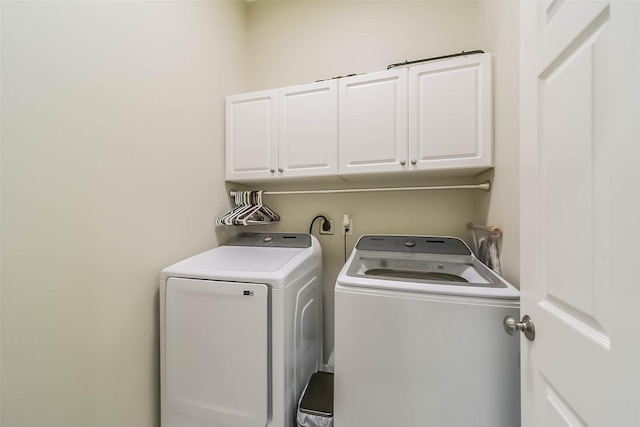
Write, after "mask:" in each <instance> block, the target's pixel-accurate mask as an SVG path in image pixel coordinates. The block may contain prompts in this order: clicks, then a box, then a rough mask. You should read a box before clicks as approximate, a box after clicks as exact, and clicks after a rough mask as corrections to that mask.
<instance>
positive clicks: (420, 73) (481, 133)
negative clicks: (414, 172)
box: [409, 53, 493, 170]
mask: <svg viewBox="0 0 640 427" xmlns="http://www.w3.org/2000/svg"><path fill="white" fill-rule="evenodd" d="M492 93H493V91H492V85H491V54H489V53H485V54H478V55H471V56H465V57H459V58H453V59H447V60H444V61H435V62H429V63H425V64H423V65H416V66H412V67H410V68H409V158H410V161H411V165H412V169H427V170H437V169H460V168H478V167H490V166H492V165H493V156H492V145H493V125H492V124H493V114H492Z"/></svg>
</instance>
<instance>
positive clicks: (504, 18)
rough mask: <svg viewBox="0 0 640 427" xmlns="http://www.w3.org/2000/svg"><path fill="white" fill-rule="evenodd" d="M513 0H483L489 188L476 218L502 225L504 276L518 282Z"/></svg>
mask: <svg viewBox="0 0 640 427" xmlns="http://www.w3.org/2000/svg"><path fill="white" fill-rule="evenodd" d="M519 11H520V6H519V3H518V2H517V1H513V0H510V1H482V2H480V15H479V18H480V19H481V23H482V28H483V30H482V34H483V47H484V49H486V50H487V51H488V52H493V53H494V54H495V57H494V63H493V65H494V67H493V82H494V125H495V128H494V138H495V139H494V150H495V168H494V170H493V171H491V172H490V173H487V174H484V175H483V176H482V178H483V179H484V178H485V177H491V176H493V179H492V182H493V191H492V192H491V193H489V194H486V193H484V194H482V195H480V201H479V209H480V212H479V214H480V221H481V222H483V223H486V224H495V225H499V226H500V227H501V228H502V229H503V233H504V235H503V241H502V249H501V255H500V260H501V261H502V266H503V269H502V275H503V276H504V277H505V278H506V279H507V280H508V281H509V282H511V283H512V284H513V285H515V286H517V287H519V286H520V284H519V283H520V206H519V205H520V167H519V159H520V148H519V117H520V115H519V100H520V98H519V84H520V81H519V69H520V68H519V61H520V54H519V52H520V51H519V16H520V12H519Z"/></svg>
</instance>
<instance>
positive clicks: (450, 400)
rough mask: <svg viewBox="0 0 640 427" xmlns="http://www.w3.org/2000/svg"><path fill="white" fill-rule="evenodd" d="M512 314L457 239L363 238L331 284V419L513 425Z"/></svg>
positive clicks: (507, 292) (509, 301)
mask: <svg viewBox="0 0 640 427" xmlns="http://www.w3.org/2000/svg"><path fill="white" fill-rule="evenodd" d="M518 313H519V292H518V290H517V289H515V288H514V287H513V286H511V285H510V284H509V283H507V282H506V281H504V280H503V279H502V278H501V277H499V276H498V275H496V274H495V273H494V272H493V271H492V270H490V269H488V268H487V267H485V266H484V265H483V264H482V263H480V262H479V261H478V260H477V259H476V258H475V257H474V256H473V254H472V252H471V251H470V250H469V248H468V246H467V245H466V244H465V243H464V242H463V241H462V240H460V239H456V238H448V237H427V236H363V237H362V238H361V239H360V240H359V241H358V243H357V244H356V247H355V249H354V251H353V252H352V254H351V256H350V258H349V260H348V261H347V263H346V264H345V266H344V268H343V269H342V271H341V272H340V274H339V276H338V281H337V283H336V287H335V377H334V381H335V392H334V393H335V394H334V422H335V425H336V426H337V427H363V426H366V427H389V426H403V427H418V426H420V427H423V426H451V427H467V426H473V427H514V426H519V425H520V373H519V362H520V360H519V340H518V338H515V337H511V336H509V335H507V334H506V333H505V332H504V330H503V327H502V321H503V318H504V317H505V316H513V317H514V318H519V316H518Z"/></svg>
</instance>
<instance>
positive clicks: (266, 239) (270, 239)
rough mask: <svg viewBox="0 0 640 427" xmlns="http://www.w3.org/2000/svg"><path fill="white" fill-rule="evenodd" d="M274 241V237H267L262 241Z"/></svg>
mask: <svg viewBox="0 0 640 427" xmlns="http://www.w3.org/2000/svg"><path fill="white" fill-rule="evenodd" d="M272 240H273V237H271V236H266V237H265V238H264V239H262V241H263V242H270V241H272Z"/></svg>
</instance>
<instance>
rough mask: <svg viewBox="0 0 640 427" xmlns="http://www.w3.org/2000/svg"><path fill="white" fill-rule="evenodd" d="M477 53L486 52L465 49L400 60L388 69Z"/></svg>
mask: <svg viewBox="0 0 640 427" xmlns="http://www.w3.org/2000/svg"><path fill="white" fill-rule="evenodd" d="M477 53H484V50H471V51H469V52H465V51H464V50H463V51H462V52H460V53H453V54H451V55H443V56H434V57H432V58H425V59H417V60H415V61H404V62H398V63H397V64H391V65H389V66H388V67H387V70H390V69H392V68H395V67H402V66H403V65H411V64H419V63H421V62H428V61H435V60H437V59H447V58H455V57H456V56H467V55H475V54H477Z"/></svg>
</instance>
